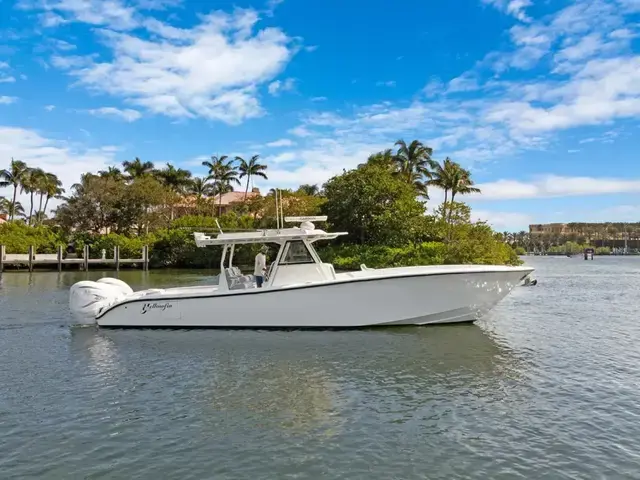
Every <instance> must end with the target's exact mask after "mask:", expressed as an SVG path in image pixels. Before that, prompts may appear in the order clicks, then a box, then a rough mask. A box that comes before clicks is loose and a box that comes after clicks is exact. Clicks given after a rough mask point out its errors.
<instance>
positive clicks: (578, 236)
mask: <svg viewBox="0 0 640 480" xmlns="http://www.w3.org/2000/svg"><path fill="white" fill-rule="evenodd" d="M558 225H563V227H562V228H563V230H566V231H565V232H563V233H554V232H539V233H528V232H525V231H521V232H515V233H511V232H503V233H502V236H503V238H504V241H505V242H506V243H508V244H509V245H511V247H512V248H513V249H514V250H515V251H516V252H517V253H518V255H520V256H523V255H536V256H540V255H543V256H546V255H580V254H582V253H583V252H584V250H585V249H587V248H592V249H593V250H594V255H640V223H621V222H617V223H614V222H605V223H568V224H558Z"/></svg>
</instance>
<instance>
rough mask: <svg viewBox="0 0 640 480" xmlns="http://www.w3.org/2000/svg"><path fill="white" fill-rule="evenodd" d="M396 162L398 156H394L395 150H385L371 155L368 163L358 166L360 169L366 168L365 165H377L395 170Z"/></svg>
mask: <svg viewBox="0 0 640 480" xmlns="http://www.w3.org/2000/svg"><path fill="white" fill-rule="evenodd" d="M395 162H396V156H395V155H394V154H393V150H391V149H390V148H388V149H387V150H384V151H382V152H378V153H374V154H372V155H369V158H367V163H363V164H361V165H358V168H361V167H364V166H365V165H376V166H379V167H386V168H394V166H395Z"/></svg>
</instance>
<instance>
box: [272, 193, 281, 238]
mask: <svg viewBox="0 0 640 480" xmlns="http://www.w3.org/2000/svg"><path fill="white" fill-rule="evenodd" d="M273 190H274V192H275V195H276V228H277V229H278V230H280V214H279V213H278V212H279V210H278V189H277V188H274V189H273Z"/></svg>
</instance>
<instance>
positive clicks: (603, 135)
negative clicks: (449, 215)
mask: <svg viewBox="0 0 640 480" xmlns="http://www.w3.org/2000/svg"><path fill="white" fill-rule="evenodd" d="M0 19H2V21H1V22H0V36H1V37H0V168H4V166H5V164H6V163H8V161H9V160H10V158H11V157H14V158H18V159H22V160H25V161H27V162H28V163H30V164H32V165H34V166H36V165H37V166H40V167H42V168H45V169H47V170H49V171H52V172H54V173H56V174H58V175H59V176H60V177H61V178H62V179H63V181H64V182H65V185H66V186H67V187H68V186H69V185H71V184H72V183H73V182H74V181H76V180H77V179H78V177H79V175H80V173H81V172H83V171H97V170H99V169H102V168H104V167H105V166H107V165H113V164H117V163H120V162H122V161H123V160H127V159H132V158H133V157H135V156H138V157H140V158H142V159H143V160H150V161H153V162H155V163H156V164H157V165H158V166H160V165H161V164H163V163H165V162H171V163H173V164H175V165H178V166H182V167H184V168H189V169H191V170H192V171H193V172H194V173H196V174H204V173H205V172H204V171H203V169H202V168H201V167H200V163H201V161H202V160H203V159H204V158H206V157H209V156H210V155H212V154H227V155H232V156H234V155H241V156H245V155H246V156H250V155H254V154H260V155H261V157H262V158H263V161H264V162H266V163H267V164H268V167H269V170H268V175H269V180H268V181H262V183H257V186H259V187H260V188H261V189H268V188H270V187H272V186H278V187H283V188H288V187H296V186H297V185H299V184H301V183H319V184H321V183H322V182H323V181H325V180H326V179H328V178H329V177H331V176H332V175H334V174H336V173H339V172H341V171H342V169H343V168H351V167H354V166H355V165H357V164H358V163H360V162H362V161H363V160H364V159H366V157H367V155H368V154H369V153H372V152H375V151H378V150H382V149H385V148H389V147H391V146H393V143H394V142H395V140H397V139H399V138H404V139H406V140H407V141H409V140H413V139H414V138H417V139H420V140H422V141H423V142H424V143H426V144H427V145H429V146H431V147H433V148H434V150H435V152H434V157H435V158H436V159H438V160H442V159H444V158H445V157H446V156H450V157H451V158H452V159H454V160H456V161H458V162H459V163H461V164H462V165H464V166H466V167H468V168H470V169H471V170H472V172H473V175H474V178H475V180H476V182H477V183H478V184H479V186H480V188H481V189H482V190H483V192H484V193H483V194H482V195H478V196H474V197H468V198H467V199H466V200H467V201H468V202H469V203H470V204H471V205H472V207H473V209H474V214H475V216H476V218H480V219H484V220H488V221H489V222H490V223H491V224H492V225H493V226H494V227H495V228H497V229H499V230H504V229H509V230H521V229H526V227H527V225H528V224H529V223H542V222H553V221H567V222H568V221H640V202H639V200H640V157H639V155H638V151H639V150H640V149H639V148H638V147H640V121H639V119H640V40H639V39H638V35H639V34H640V1H638V0H574V1H559V0H553V1H551V0H544V1H543V0H540V1H539V0H455V1H450V2H436V1H424V0H396V1H395V2H394V3H393V7H392V4H391V2H390V1H382V0H369V1H367V2H364V1H361V0H350V1H348V2H346V1H344V0H324V1H322V2H309V1H303V0H279V1H278V0H269V1H266V2H255V1H248V0H238V1H235V2H230V1H226V0H224V1H222V0H221V1H216V0H211V1H207V2H201V1H198V2H196V1H193V0H191V1H189V0H182V1H180V0H17V1H15V2H11V1H4V2H0ZM7 193H8V192H6V191H5V192H0V194H5V195H6V194H7ZM440 198H441V194H440V192H433V193H432V202H431V205H432V206H435V204H436V203H437V202H438V201H439V200H440Z"/></svg>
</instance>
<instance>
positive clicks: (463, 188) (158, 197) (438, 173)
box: [0, 139, 480, 234]
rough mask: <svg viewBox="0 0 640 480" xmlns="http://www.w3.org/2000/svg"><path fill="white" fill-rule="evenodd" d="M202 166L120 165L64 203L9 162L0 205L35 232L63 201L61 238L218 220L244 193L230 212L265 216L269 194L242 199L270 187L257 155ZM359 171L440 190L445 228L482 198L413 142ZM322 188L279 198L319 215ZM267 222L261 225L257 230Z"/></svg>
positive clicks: (466, 176) (80, 186)
mask: <svg viewBox="0 0 640 480" xmlns="http://www.w3.org/2000/svg"><path fill="white" fill-rule="evenodd" d="M202 166H204V167H206V169H207V174H206V175H203V176H196V175H193V174H192V172H190V171H189V170H186V169H183V168H178V167H176V166H174V165H172V164H171V163H167V164H166V165H165V166H163V167H160V168H158V167H156V165H155V164H154V163H153V162H150V161H142V160H141V159H140V158H138V157H136V158H134V159H133V160H126V161H123V162H122V164H121V165H120V166H118V167H116V166H111V167H108V168H107V169H105V170H101V171H98V172H97V173H84V174H82V175H81V178H80V181H79V182H78V183H76V184H74V185H72V186H71V189H70V192H69V194H68V195H67V196H64V194H65V191H64V189H63V188H62V185H61V183H60V181H59V180H58V179H57V177H56V176H55V175H53V174H49V173H46V172H44V171H42V170H41V169H38V168H31V167H29V166H27V165H26V163H24V162H22V161H20V160H13V159H12V160H11V164H10V166H9V168H8V169H6V170H2V171H0V180H1V182H2V183H0V186H2V187H7V186H11V187H13V192H12V194H13V198H12V199H2V200H1V202H2V203H1V204H0V205H1V206H2V209H3V210H2V211H6V213H8V215H9V218H10V219H11V220H16V219H18V218H20V217H22V218H26V222H27V224H28V225H32V224H33V225H35V224H36V223H41V222H42V221H43V220H44V219H45V218H46V216H45V212H46V211H47V206H48V204H49V200H50V199H51V198H58V199H61V200H63V201H62V203H61V204H60V206H59V207H58V208H57V209H56V210H55V212H54V216H53V218H52V219H50V221H49V222H50V223H55V224H58V225H60V226H61V227H63V228H65V229H66V230H69V231H71V230H86V231H93V232H104V231H113V232H117V233H125V234H130V233H137V234H141V233H144V232H148V231H149V230H150V229H151V230H153V229H154V228H161V227H163V226H166V225H168V224H169V223H170V222H171V221H173V220H174V219H175V218H177V217H179V216H181V215H186V214H196V215H208V216H221V215H222V214H223V205H222V199H223V195H224V194H225V193H227V192H231V191H233V190H234V187H241V188H242V187H244V188H243V190H244V196H243V199H244V201H243V202H240V203H239V204H237V205H235V206H234V209H235V211H237V212H238V213H241V214H250V215H252V216H253V218H254V219H255V218H258V217H265V216H267V217H269V216H271V215H270V214H271V212H270V209H271V205H270V204H271V203H273V202H272V201H271V200H270V199H269V197H272V196H273V192H272V191H271V192H269V193H268V194H267V195H266V196H265V197H262V196H258V197H256V196H254V195H252V196H251V197H249V195H248V194H249V188H250V186H251V185H252V181H253V180H254V179H255V178H260V179H262V180H268V175H267V172H268V167H267V165H265V164H264V163H262V161H261V159H260V156H259V155H253V156H252V157H251V158H249V159H244V158H242V157H239V156H236V157H234V158H230V157H229V156H227V155H214V156H212V157H211V158H210V159H208V160H205V161H203V162H202ZM363 169H365V170H366V169H368V170H367V171H370V172H371V171H373V170H376V169H381V171H385V172H387V173H389V175H390V177H392V178H393V179H395V180H397V181H399V182H401V183H402V184H404V185H407V186H408V187H410V189H409V190H407V191H408V192H410V195H411V197H414V198H418V199H423V200H428V199H429V187H432V186H433V187H439V188H441V189H442V190H443V191H444V192H445V202H444V204H443V206H442V208H441V209H440V214H441V216H442V218H443V219H444V220H447V221H451V220H452V219H451V217H452V215H453V211H452V210H451V209H450V208H449V206H450V205H454V204H455V203H456V202H455V199H456V197H457V196H459V195H466V194H469V193H479V192H480V190H479V189H478V188H476V187H475V186H474V182H473V180H472V178H471V173H470V171H469V170H467V169H464V168H462V167H461V166H460V165H459V164H458V163H456V162H454V161H452V160H451V159H450V158H446V159H445V160H443V161H442V162H438V161H436V160H434V158H433V149H432V148H430V147H428V146H426V145H425V144H424V143H422V142H420V141H418V140H413V141H412V142H410V143H407V142H405V141H404V140H402V139H401V140H398V141H397V142H395V144H394V148H390V149H387V150H384V151H382V152H377V153H374V154H372V155H370V156H369V157H368V159H367V160H366V161H365V162H364V163H362V164H360V165H358V166H357V168H356V169H355V170H359V171H362V170H363ZM371 169H373V170H371ZM345 173H346V171H345ZM334 178H335V177H334ZM327 185H331V180H329V181H328V182H327V183H325V184H324V185H322V186H319V185H311V184H303V185H300V186H299V187H298V188H297V189H295V190H292V189H288V190H287V189H285V190H283V197H284V199H285V200H284V201H285V202H287V208H288V209H289V210H292V211H293V210H295V211H299V212H303V213H304V211H309V210H314V209H315V210H318V209H319V208H320V204H321V203H323V201H324V200H326V191H327V190H326V187H327ZM18 193H29V194H31V204H30V208H29V213H28V215H27V213H26V212H25V209H24V207H23V206H22V205H20V202H17V201H16V196H17V194H18ZM345 193H349V192H345ZM216 204H217V205H216ZM34 206H35V207H34ZM373 207H374V206H373V205H369V207H368V208H373ZM34 208H36V212H35V214H34ZM273 213H274V215H273V216H275V212H273ZM423 213H424V212H423ZM269 221H270V220H269V219H265V220H264V221H263V223H264V224H267V223H269Z"/></svg>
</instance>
